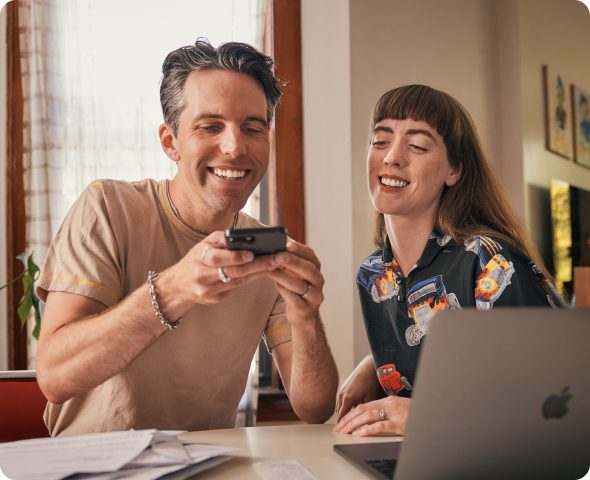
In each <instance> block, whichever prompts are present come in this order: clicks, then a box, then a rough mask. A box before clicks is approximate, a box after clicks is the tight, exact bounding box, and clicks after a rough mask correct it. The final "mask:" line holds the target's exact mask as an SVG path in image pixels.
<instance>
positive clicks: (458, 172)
mask: <svg viewBox="0 0 590 480" xmlns="http://www.w3.org/2000/svg"><path fill="white" fill-rule="evenodd" d="M462 175H463V165H462V164H459V165H458V166H457V167H456V168H451V171H450V172H449V174H448V175H447V180H446V182H445V184H446V185H447V187H452V186H453V185H455V184H456V183H457V182H458V181H459V180H461V176H462Z"/></svg>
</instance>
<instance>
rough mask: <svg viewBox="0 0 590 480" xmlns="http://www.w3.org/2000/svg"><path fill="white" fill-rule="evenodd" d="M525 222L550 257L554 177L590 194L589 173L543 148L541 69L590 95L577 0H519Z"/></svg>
mask: <svg viewBox="0 0 590 480" xmlns="http://www.w3.org/2000/svg"><path fill="white" fill-rule="evenodd" d="M518 8H519V24H520V37H521V76H522V105H523V107H522V108H523V146H524V178H525V182H526V189H525V196H526V197H525V198H526V203H527V216H526V220H527V223H528V225H529V227H530V231H531V235H532V237H533V241H534V242H535V243H536V244H537V246H538V247H539V249H540V250H541V253H542V254H543V256H544V257H545V258H547V257H549V256H550V255H551V252H550V250H551V231H550V222H549V221H548V217H549V215H550V204H549V186H550V182H551V179H552V178H555V179H558V180H563V181H565V182H568V183H570V184H572V185H574V186H576V187H579V188H583V189H586V190H590V169H588V168H584V167H582V166H580V165H577V164H575V163H574V162H573V161H572V160H566V159H564V158H562V157H560V156H558V155H556V154H554V153H551V152H549V151H548V150H546V149H545V124H544V105H543V81H542V73H541V68H542V66H543V65H549V66H551V67H553V68H554V69H555V70H556V71H558V72H560V74H561V75H563V78H564V80H565V81H566V82H567V88H568V89H569V85H570V84H571V83H574V84H578V85H579V86H580V87H582V88H583V89H584V90H586V91H590V14H589V12H588V8H587V7H586V6H585V5H583V4H582V3H580V2H578V1H576V0H519V1H518Z"/></svg>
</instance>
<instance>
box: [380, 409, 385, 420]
mask: <svg viewBox="0 0 590 480" xmlns="http://www.w3.org/2000/svg"><path fill="white" fill-rule="evenodd" d="M379 418H380V419H381V421H383V420H385V410H379Z"/></svg>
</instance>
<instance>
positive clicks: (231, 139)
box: [174, 70, 269, 212]
mask: <svg viewBox="0 0 590 480" xmlns="http://www.w3.org/2000/svg"><path fill="white" fill-rule="evenodd" d="M184 96H185V98H186V107H185V108H184V110H183V111H182V113H181V114H180V119H179V127H178V134H177V135H176V139H175V140H174V146H175V148H176V150H177V151H178V154H179V156H180V159H179V160H178V179H179V180H180V183H181V185H182V188H183V190H184V191H185V193H186V194H187V195H189V196H190V197H191V198H192V199H193V200H197V202H198V203H199V204H201V205H200V206H202V207H205V208H208V209H210V210H213V211H216V212H220V211H224V212H228V211H231V212H237V211H239V210H240V209H242V207H243V206H244V205H245V204H246V201H247V200H248V197H249V196H250V194H251V193H252V191H253V190H254V188H255V187H256V185H257V184H258V182H260V180H261V179H262V177H263V176H264V172H265V171H266V168H267V167H268V158H269V130H268V126H267V123H266V98H265V96H264V90H263V89H262V86H261V85H260V84H259V83H258V82H257V81H256V80H255V79H254V78H252V77H250V76H249V75H246V74H243V73H235V72H225V71H219V70H206V71H200V72H194V73H191V74H190V75H189V77H188V78H187V80H186V83H185V86H184Z"/></svg>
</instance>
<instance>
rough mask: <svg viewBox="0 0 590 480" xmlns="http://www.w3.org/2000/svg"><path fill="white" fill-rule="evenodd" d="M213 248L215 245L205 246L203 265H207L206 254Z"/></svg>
mask: <svg viewBox="0 0 590 480" xmlns="http://www.w3.org/2000/svg"><path fill="white" fill-rule="evenodd" d="M212 248H215V247H213V245H209V246H208V247H205V250H203V253H201V263H202V264H203V265H207V264H206V263H205V254H206V253H207V252H208V251H209V250H211V249H212Z"/></svg>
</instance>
